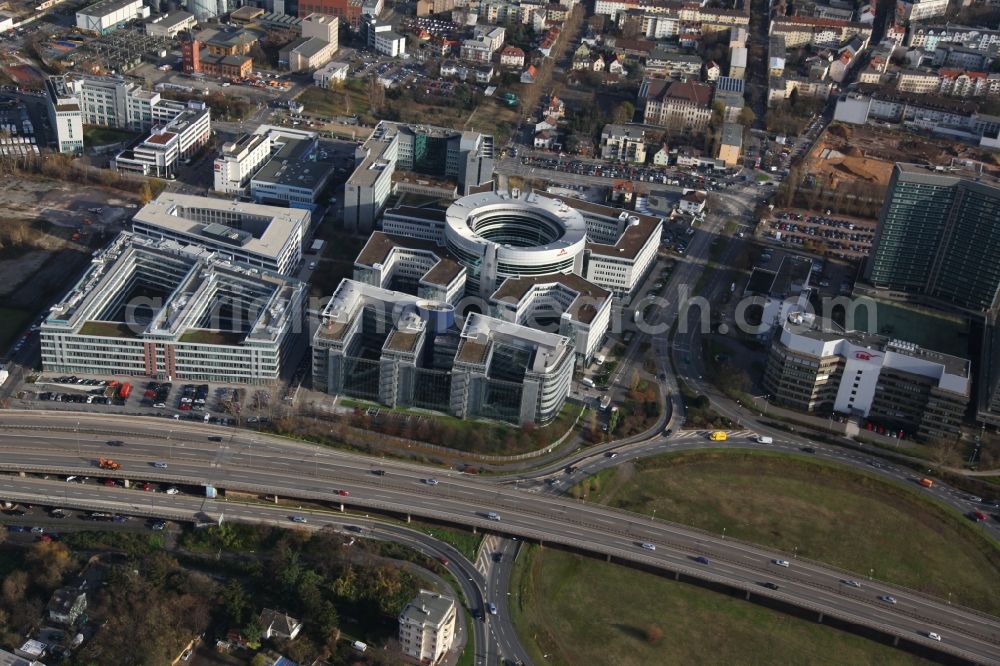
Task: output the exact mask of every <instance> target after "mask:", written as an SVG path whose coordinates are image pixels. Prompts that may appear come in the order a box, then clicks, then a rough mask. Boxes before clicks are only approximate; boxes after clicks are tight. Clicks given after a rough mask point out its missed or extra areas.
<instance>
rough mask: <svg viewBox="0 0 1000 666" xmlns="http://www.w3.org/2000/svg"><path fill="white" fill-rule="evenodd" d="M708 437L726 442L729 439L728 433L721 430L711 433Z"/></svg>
mask: <svg viewBox="0 0 1000 666" xmlns="http://www.w3.org/2000/svg"><path fill="white" fill-rule="evenodd" d="M708 438H709V439H710V440H711V441H713V442H724V441H726V440H727V439H729V437H728V435H726V433H724V432H722V431H721V430H716V431H715V432H713V433H712V434H710V435H709V436H708Z"/></svg>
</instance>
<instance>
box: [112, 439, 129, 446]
mask: <svg viewBox="0 0 1000 666" xmlns="http://www.w3.org/2000/svg"><path fill="white" fill-rule="evenodd" d="M108 446H125V442H123V441H122V440H120V439H110V440H108Z"/></svg>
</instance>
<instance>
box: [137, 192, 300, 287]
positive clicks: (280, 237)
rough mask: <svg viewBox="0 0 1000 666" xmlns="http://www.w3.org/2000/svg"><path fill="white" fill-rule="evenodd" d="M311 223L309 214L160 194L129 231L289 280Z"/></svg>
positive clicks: (210, 198) (140, 214)
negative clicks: (275, 274)
mask: <svg viewBox="0 0 1000 666" xmlns="http://www.w3.org/2000/svg"><path fill="white" fill-rule="evenodd" d="M309 219H310V214H309V212H308V211H305V210H301V209H295V208H280V207H277V206H264V205H261V204H255V203H246V202H238V201H229V200H227V199H216V198H213V197H200V196H195V195H192V194H177V193H174V192H164V193H163V194H161V195H160V196H158V197H157V198H156V199H154V200H153V201H151V202H149V203H148V204H146V205H145V206H143V207H142V208H140V209H139V211H138V212H137V213H136V214H135V217H134V218H133V219H132V232H133V234H134V235H135V236H136V237H144V238H150V239H169V240H172V241H174V242H175V243H177V244H179V245H184V246H197V247H202V248H205V249H207V250H210V251H212V252H214V253H216V255H218V256H220V257H226V258H228V259H229V260H230V261H234V262H238V263H240V264H245V265H247V266H252V267H258V268H262V269H265V270H268V271H274V272H276V273H281V274H283V275H292V274H294V273H295V272H296V271H297V270H298V268H299V264H300V263H301V262H302V237H303V235H304V234H305V232H306V230H307V229H308V228H309Z"/></svg>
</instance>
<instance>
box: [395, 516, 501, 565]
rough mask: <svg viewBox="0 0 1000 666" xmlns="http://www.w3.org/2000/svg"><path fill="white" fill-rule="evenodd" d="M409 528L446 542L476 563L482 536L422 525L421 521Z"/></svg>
mask: <svg viewBox="0 0 1000 666" xmlns="http://www.w3.org/2000/svg"><path fill="white" fill-rule="evenodd" d="M408 527H410V528H412V529H415V530H420V531H421V532H424V533H425V534H429V535H431V536H433V537H434V538H435V539H438V540H440V541H444V542H445V543H447V544H449V545H451V546H454V548H455V550H457V551H459V552H460V553H462V555H465V556H466V557H467V558H468V559H470V560H472V561H473V562H475V561H476V551H478V550H479V543H480V542H481V541H482V540H483V535H482V534H473V533H472V532H469V531H466V530H460V529H455V528H450V527H441V526H440V525H432V524H430V523H422V522H419V521H413V522H412V523H410V524H409V525H408Z"/></svg>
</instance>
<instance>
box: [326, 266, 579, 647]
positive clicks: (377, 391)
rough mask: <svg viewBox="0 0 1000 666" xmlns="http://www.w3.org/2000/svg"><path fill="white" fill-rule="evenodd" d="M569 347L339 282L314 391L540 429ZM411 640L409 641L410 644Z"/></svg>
mask: <svg viewBox="0 0 1000 666" xmlns="http://www.w3.org/2000/svg"><path fill="white" fill-rule="evenodd" d="M573 367H574V350H573V341H572V340H570V339H569V338H567V337H565V336H562V335H558V334H555V333H549V332H545V331H539V330H536V329H533V328H528V327H525V326H519V325H517V324H513V323H510V322H505V321H501V320H498V319H494V318H491V317H486V316H483V315H479V314H474V313H473V314H469V315H468V316H467V317H466V319H465V322H464V324H463V325H460V326H456V322H455V317H454V309H453V308H452V306H450V305H448V304H447V303H443V302H436V301H428V300H425V299H421V298H419V297H417V296H412V295H409V294H405V293H402V292H398V291H390V290H388V289H383V288H380V287H376V286H373V285H370V284H364V283H361V282H356V281H354V280H346V279H345V280H343V281H342V282H341V283H340V286H338V287H337V290H336V291H335V292H334V294H333V297H332V298H331V299H330V301H329V302H328V303H327V305H326V307H325V308H324V310H323V313H322V316H321V322H320V325H319V327H318V328H317V329H316V332H315V335H314V337H313V371H312V372H313V385H314V387H315V388H316V389H317V390H320V391H324V392H326V393H331V394H344V395H347V396H351V397H354V398H360V399H364V400H374V401H378V402H380V403H382V404H385V405H389V406H391V407H396V406H408V407H416V408H420V409H431V410H435V411H441V412H445V413H448V414H452V415H454V416H457V417H459V418H490V419H496V420H500V421H506V422H509V423H514V424H518V425H525V424H538V425H543V424H545V423H548V422H550V421H552V420H553V419H554V418H555V417H556V416H558V414H559V412H560V410H561V409H562V407H563V405H564V404H565V400H566V397H567V395H568V394H569V387H570V382H571V380H572V373H573ZM411 641H412V637H411Z"/></svg>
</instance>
